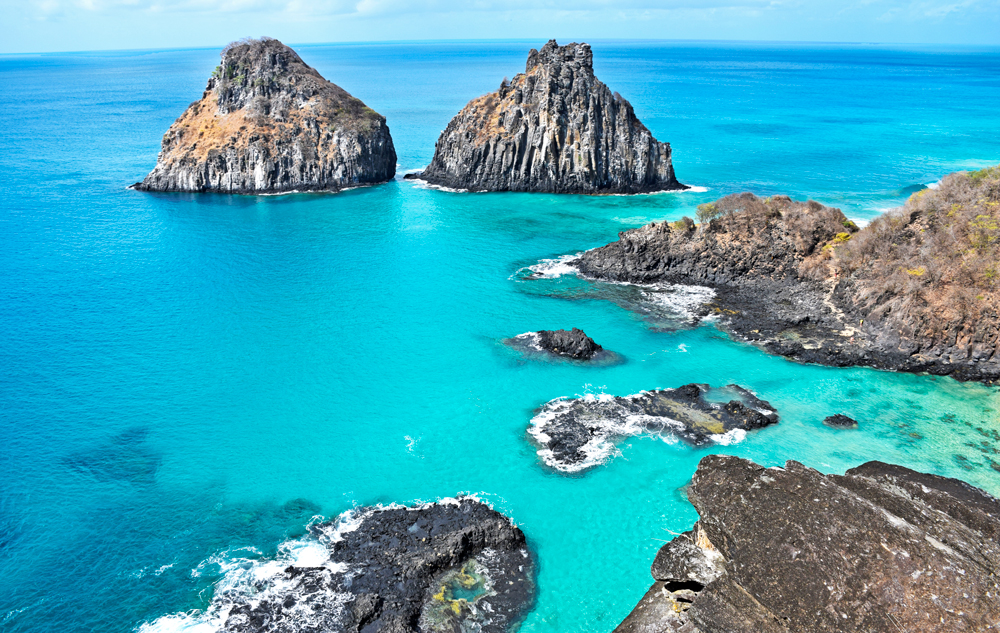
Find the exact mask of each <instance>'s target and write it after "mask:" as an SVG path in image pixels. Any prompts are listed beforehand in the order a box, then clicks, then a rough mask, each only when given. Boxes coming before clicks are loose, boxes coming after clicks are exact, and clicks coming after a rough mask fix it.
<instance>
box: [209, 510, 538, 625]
mask: <svg viewBox="0 0 1000 633" xmlns="http://www.w3.org/2000/svg"><path fill="white" fill-rule="evenodd" d="M312 532H313V534H314V535H315V537H316V538H317V539H318V541H319V542H320V543H322V544H323V545H324V546H325V548H326V550H325V552H324V553H323V554H322V555H321V556H319V557H313V559H312V560H309V561H308V563H307V566H298V565H294V564H293V565H290V566H288V567H286V568H285V569H284V570H281V571H277V572H276V573H275V574H273V575H266V574H264V573H258V574H250V576H252V577H253V578H258V577H259V578H260V579H258V580H251V581H250V585H243V586H239V587H235V588H233V587H230V588H229V589H226V590H222V591H218V590H217V592H216V595H215V597H214V598H213V602H212V606H211V608H210V609H209V612H210V613H213V614H217V615H218V617H219V619H220V621H221V622H222V626H221V628H222V630H224V631H232V632H239V633H263V632H265V631H266V632H268V633H299V632H301V631H349V632H354V633H360V632H362V631H364V632H365V633H374V632H376V631H379V632H385V633H403V632H411V631H417V630H420V631H425V632H428V633H430V632H434V631H438V632H447V633H452V632H456V631H482V632H484V633H486V632H495V633H506V631H508V630H510V629H511V628H512V627H514V626H516V625H517V624H518V623H519V622H520V619H521V617H522V615H523V614H524V613H525V612H526V610H527V609H528V608H529V607H530V606H531V603H532V600H533V596H534V577H533V574H534V565H533V562H532V557H531V555H530V553H529V551H528V549H527V546H526V544H525V539H524V534H523V533H522V532H521V530H519V529H518V528H517V527H515V526H514V525H513V524H512V523H511V521H510V520H509V519H508V518H507V517H505V516H503V515H501V514H499V513H498V512H495V511H494V510H492V509H490V508H489V507H488V506H486V505H485V504H483V503H481V502H479V501H476V500H474V499H470V498H463V499H459V500H453V501H446V502H440V503H437V504H431V505H426V506H420V507H417V508H404V507H398V506H397V507H390V508H382V507H378V508H368V509H361V510H359V511H356V512H354V513H352V514H351V515H350V516H348V517H346V518H344V519H342V520H340V521H337V522H334V523H327V524H321V525H318V526H314V527H313V528H312ZM262 569H264V568H262Z"/></svg>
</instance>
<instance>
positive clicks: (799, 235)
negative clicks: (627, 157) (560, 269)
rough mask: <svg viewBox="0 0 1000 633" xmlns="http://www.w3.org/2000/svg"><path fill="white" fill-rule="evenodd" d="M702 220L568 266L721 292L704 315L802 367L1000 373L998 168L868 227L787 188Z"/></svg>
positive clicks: (706, 212)
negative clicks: (797, 198)
mask: <svg viewBox="0 0 1000 633" xmlns="http://www.w3.org/2000/svg"><path fill="white" fill-rule="evenodd" d="M928 192H930V193H928ZM699 215H702V216H703V217H702V219H703V220H705V221H703V222H702V223H701V224H698V225H695V224H694V223H693V221H691V220H686V221H678V222H673V223H667V222H664V223H660V224H656V223H653V224H650V225H648V226H644V227H642V228H639V229H634V230H631V231H625V232H623V233H621V234H619V240H618V241H617V242H614V243H611V244H608V245H607V246H603V247H601V248H596V249H593V250H591V251H587V252H586V253H584V254H583V255H582V256H581V257H579V258H578V259H576V260H572V261H569V262H567V263H568V264H569V265H573V266H576V268H577V269H578V270H579V271H580V273H581V275H583V276H585V277H591V278H596V279H605V280H612V281H618V282H630V283H642V284H656V283H673V284H691V285H698V286H707V287H709V288H712V289H713V290H715V292H716V295H715V298H714V299H713V300H712V301H711V302H710V303H707V304H706V305H705V306H704V307H703V314H706V315H707V314H713V315H717V316H718V317H719V318H720V321H721V325H722V327H724V328H725V329H727V330H728V331H729V332H731V333H732V334H734V335H736V336H737V337H739V338H741V339H743V340H746V341H749V342H751V343H753V344H755V345H757V346H759V347H761V348H763V349H764V350H765V351H768V352H770V353H773V354H780V355H782V356H786V357H789V358H793V359H796V360H799V361H803V362H813V363H820V364H824V365H833V366H838V367H844V366H848V365H863V366H869V367H876V368H879V369H892V370H898V371H909V372H930V373H932V374H937V375H949V376H952V377H954V378H956V379H958V380H981V381H985V382H991V381H995V380H998V379H1000V326H998V325H997V321H996V319H995V318H994V317H995V315H996V307H997V306H1000V291H998V290H997V288H996V287H995V286H996V284H995V282H994V276H995V273H994V272H993V271H995V270H996V269H997V268H998V266H1000V263H998V262H1000V240H997V239H995V238H996V236H995V235H994V234H993V232H995V230H996V229H995V228H990V227H995V226H996V224H997V222H998V219H1000V168H993V169H989V170H983V171H982V172H977V173H976V174H971V175H970V174H965V173H959V174H952V175H950V176H947V177H946V178H944V179H942V182H941V186H940V187H939V188H938V189H937V190H934V191H932V190H924V191H923V192H921V193H919V194H915V195H914V196H913V197H912V198H911V199H910V201H909V202H907V204H906V206H905V207H903V208H901V209H897V210H894V211H892V212H890V213H888V214H886V215H885V216H883V217H880V218H878V219H876V220H875V221H873V222H872V223H871V225H869V226H868V227H865V228H864V229H861V230H860V231H859V230H858V229H857V227H856V226H855V225H854V224H853V223H852V222H850V221H849V220H848V219H847V218H846V217H844V215H843V213H841V212H840V210H839V209H833V208H829V207H824V206H823V205H821V204H819V203H817V202H813V201H810V202H807V203H802V202H794V201H792V200H791V199H790V198H788V197H787V196H773V197H771V198H767V199H761V198H758V197H756V196H754V195H752V194H749V193H744V194H734V195H731V196H726V197H724V198H722V199H720V200H718V201H716V202H715V203H712V204H710V205H703V206H702V207H700V208H699ZM984 227H986V228H984ZM984 231H985V232H984ZM987 233H989V234H988V235H987ZM970 244H972V245H973V247H972V248H971V249H970V247H969V245H970ZM973 260H975V262H974V263H973ZM973 271H976V272H973ZM979 271H981V272H979Z"/></svg>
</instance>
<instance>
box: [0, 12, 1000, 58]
mask: <svg viewBox="0 0 1000 633" xmlns="http://www.w3.org/2000/svg"><path fill="white" fill-rule="evenodd" d="M0 20H2V26H3V30H2V32H3V33H4V38H3V40H2V42H0V53H23V52H43V51H67V50H70V51H77V50H107V49H134V48H175V47H197V46H221V45H224V44H226V43H227V42H229V41H232V40H235V39H239V38H242V37H247V36H260V35H270V36H272V37H277V38H278V39H281V40H283V41H285V42H287V43H295V44H305V43H320V42H346V41H366V40H367V41H372V40H375V41H382V40H423V39H517V38H530V39H537V40H540V41H544V40H547V39H549V38H552V37H555V38H559V39H572V40H586V39H619V38H628V39H720V40H785V41H821V42H866V43H867V42H883V43H928V44H974V45H993V46H997V45H1000V0H661V1H657V0H575V1H574V2H572V3H569V2H564V3H560V2H554V1H552V0H465V1H460V2H449V1H445V0H0Z"/></svg>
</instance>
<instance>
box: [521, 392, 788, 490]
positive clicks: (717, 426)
mask: <svg viewBox="0 0 1000 633" xmlns="http://www.w3.org/2000/svg"><path fill="white" fill-rule="evenodd" d="M726 399H728V402H726V403H725V404H722V401H724V400H726ZM777 423H778V412H777V411H775V409H774V407H772V406H771V404H770V403H769V402H767V401H766V400H761V399H760V398H758V397H757V396H756V395H754V394H753V393H752V392H751V391H749V390H747V389H744V388H743V387H740V386H739V385H726V386H725V387H721V388H716V389H713V388H711V387H710V386H709V385H700V384H689V385H684V386H682V387H677V388H676V389H656V390H653V391H643V392H640V393H636V394H632V395H629V396H611V395H607V394H602V395H600V396H594V395H587V396H582V397H578V398H557V399H555V400H551V401H549V402H547V403H545V404H544V405H543V406H542V407H541V408H539V409H538V411H537V412H536V415H535V416H534V417H533V418H532V420H531V426H530V427H529V428H528V434H529V435H530V436H531V437H532V439H533V440H534V441H535V443H537V444H538V445H539V446H540V447H541V448H540V449H539V451H538V456H539V457H540V458H541V459H542V461H543V462H544V463H545V465H547V466H549V467H550V468H552V469H554V470H557V471H560V472H563V473H575V472H580V471H583V470H587V469H589V468H593V467H595V466H598V465H600V464H602V463H604V462H605V461H607V460H608V459H610V458H611V457H612V456H613V455H614V454H615V453H616V448H615V445H616V444H617V443H618V442H619V441H621V440H623V439H624V438H626V437H631V436H635V435H654V436H660V437H667V436H672V437H677V438H680V439H682V440H684V441H685V442H687V443H689V444H691V445H692V446H705V445H707V444H710V443H713V442H715V443H722V444H726V443H729V442H730V441H731V440H735V439H738V438H739V437H742V436H743V435H745V434H746V432H747V431H753V430H756V429H762V428H764V427H766V426H771V425H772V424H777Z"/></svg>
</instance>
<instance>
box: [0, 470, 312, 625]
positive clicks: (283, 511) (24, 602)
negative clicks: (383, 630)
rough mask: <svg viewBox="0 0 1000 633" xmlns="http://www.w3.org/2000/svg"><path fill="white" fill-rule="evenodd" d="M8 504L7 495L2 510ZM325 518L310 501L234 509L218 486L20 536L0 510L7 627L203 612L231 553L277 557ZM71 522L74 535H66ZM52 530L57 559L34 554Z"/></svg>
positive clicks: (125, 499) (121, 499) (121, 500)
mask: <svg viewBox="0 0 1000 633" xmlns="http://www.w3.org/2000/svg"><path fill="white" fill-rule="evenodd" d="M98 452H100V451H98ZM102 468H103V467H102ZM99 470H100V469H99ZM140 470H141V469H140ZM124 472H126V473H128V472H131V471H130V468H128V467H127V468H125V471H124ZM116 476H117V474H116ZM7 501H8V499H7V495H2V496H0V510H2V509H3V508H6V506H7V505H9V504H8V503H7ZM53 511H54V512H58V510H56V509H54V510H53ZM320 513H321V508H320V507H319V506H318V505H317V504H315V503H313V502H311V501H309V500H307V499H292V500H289V501H286V502H275V501H268V502H253V503H250V502H237V503H233V502H226V501H224V500H223V491H222V490H220V489H218V487H214V486H202V487H200V489H199V490H197V491H195V490H191V491H184V490H173V491H165V490H163V489H162V488H161V487H159V486H157V485H148V486H142V487H138V488H134V489H133V492H132V494H128V495H124V496H115V497H114V501H108V500H107V498H105V503H104V504H100V503H96V504H94V507H92V508H91V509H90V510H88V511H87V512H85V513H82V514H79V515H76V516H62V515H59V516H53V517H45V518H48V519H50V520H51V521H52V522H53V523H55V524H54V525H29V526H28V529H26V530H25V533H24V534H23V535H21V536H20V537H19V538H18V536H17V534H18V533H17V532H16V531H10V532H8V530H7V528H8V527H9V526H14V525H15V519H14V516H13V515H8V514H6V513H3V512H0V531H2V532H3V536H2V537H0V556H2V557H3V560H4V563H5V564H4V567H5V573H4V575H5V576H6V581H7V582H6V585H7V588H8V590H9V591H8V592H7V593H6V594H5V595H4V596H2V597H0V628H2V629H3V630H4V631H10V632H11V633H15V632H17V633H20V632H27V631H31V632H39V631H60V630H65V627H64V625H65V623H67V622H73V623H74V626H75V627H76V628H78V629H79V630H110V629H115V628H116V627H117V626H118V623H123V622H131V623H140V622H143V621H151V620H154V619H155V618H157V617H159V616H161V615H163V614H164V613H173V612H178V611H188V610H190V609H200V608H204V607H205V606H206V605H207V604H208V603H209V602H210V600H211V597H212V595H213V585H214V584H215V583H216V582H217V581H218V580H219V579H220V577H221V576H222V574H223V573H224V572H225V571H226V568H227V567H226V566H227V565H230V566H231V565H232V564H233V563H232V558H233V557H232V556H230V554H231V553H233V552H238V553H239V558H242V559H257V558H265V557H268V556H273V555H274V554H275V552H276V551H277V547H278V546H279V545H280V544H281V543H282V542H284V541H286V540H288V539H290V538H297V537H301V536H303V535H305V534H306V532H307V527H308V525H310V524H311V523H312V522H313V521H314V520H315V518H316V517H318V516H319V515H320ZM37 518H38V517H29V518H28V521H29V522H30V521H31V520H32V519H37ZM67 521H68V522H72V523H73V524H74V526H75V529H73V530H72V531H67V530H64V529H62V528H60V527H59V525H58V524H59V523H64V522H67ZM52 530H59V531H61V532H63V536H62V537H61V542H62V547H61V549H60V551H59V552H57V553H51V552H49V551H47V550H40V549H39V548H37V547H35V543H36V541H43V540H44V539H46V538H48V535H47V534H46V533H50V532H51V531H52ZM12 535H13V536H12ZM12 539H13V540H12ZM39 551H44V552H46V553H47V555H46V556H39V555H38V552H39ZM123 553H125V554H126V555H122V554H123ZM247 564H248V563H247ZM40 578H44V579H45V580H44V582H39V581H38V580H39V579H40ZM83 587H86V588H87V589H86V591H81V588H83Z"/></svg>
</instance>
